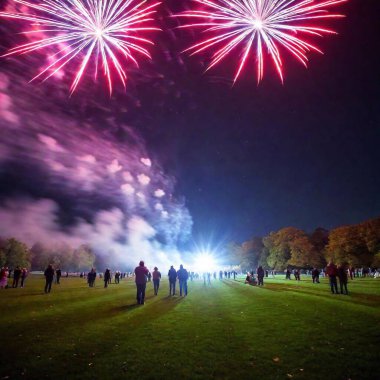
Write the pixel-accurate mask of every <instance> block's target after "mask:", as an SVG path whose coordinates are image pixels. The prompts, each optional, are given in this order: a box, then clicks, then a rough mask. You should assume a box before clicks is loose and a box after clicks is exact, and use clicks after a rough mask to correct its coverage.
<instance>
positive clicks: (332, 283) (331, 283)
mask: <svg viewBox="0 0 380 380" xmlns="http://www.w3.org/2000/svg"><path fill="white" fill-rule="evenodd" d="M329 279H330V288H331V293H333V294H334V280H333V277H332V276H330V277H329Z"/></svg>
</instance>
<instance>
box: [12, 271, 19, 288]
mask: <svg viewBox="0 0 380 380" xmlns="http://www.w3.org/2000/svg"><path fill="white" fill-rule="evenodd" d="M20 277H21V268H20V267H19V266H17V267H16V269H15V270H14V271H13V283H12V288H17V287H18V282H19V281H20Z"/></svg>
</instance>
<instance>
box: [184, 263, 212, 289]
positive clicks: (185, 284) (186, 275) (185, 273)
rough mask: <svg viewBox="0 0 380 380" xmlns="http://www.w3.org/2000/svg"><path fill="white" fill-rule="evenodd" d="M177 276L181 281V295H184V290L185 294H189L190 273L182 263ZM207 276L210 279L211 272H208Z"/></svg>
mask: <svg viewBox="0 0 380 380" xmlns="http://www.w3.org/2000/svg"><path fill="white" fill-rule="evenodd" d="M177 276H178V281H179V295H180V296H182V291H183V292H184V295H185V296H187V279H188V278H189V274H188V273H187V270H186V269H185V268H184V267H183V265H182V264H181V265H180V266H179V270H178V272H177ZM207 276H208V279H209V280H210V277H209V276H210V273H208V274H207ZM210 283H211V282H210Z"/></svg>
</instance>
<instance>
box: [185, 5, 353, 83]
mask: <svg viewBox="0 0 380 380" xmlns="http://www.w3.org/2000/svg"><path fill="white" fill-rule="evenodd" d="M193 1H195V2H197V3H199V4H201V5H202V8H201V9H199V10H189V11H185V12H183V13H181V14H179V15H178V16H179V17H185V18H188V19H194V20H195V22H189V23H188V24H186V25H183V26H182V27H183V28H192V27H201V28H203V29H204V32H206V33H207V34H211V35H210V37H206V38H205V39H204V40H202V41H200V42H198V43H196V44H195V45H193V46H191V47H189V48H188V49H186V50H185V51H189V52H191V53H192V54H196V53H199V52H202V51H204V50H207V49H210V50H211V49H214V53H213V54H212V58H211V62H210V64H209V65H208V67H207V70H209V69H210V68H211V67H213V66H215V65H217V64H218V63H219V62H220V61H222V60H223V59H224V58H225V57H226V56H227V55H229V54H230V53H231V52H232V51H233V50H234V49H235V48H238V49H240V56H241V58H240V62H239V64H238V68H237V71H236V73H235V77H234V82H235V81H236V80H237V78H238V77H239V75H240V73H241V71H242V70H243V68H244V66H245V64H246V62H247V59H248V57H249V55H250V54H255V55H256V60H257V79H258V83H259V82H260V81H261V80H262V78H263V75H264V52H265V50H267V52H268V54H269V56H270V57H271V59H272V61H273V63H274V65H275V67H276V69H277V72H278V74H279V76H280V78H281V81H282V82H283V79H284V76H283V62H282V56H281V52H280V49H281V48H283V49H282V50H287V51H289V52H290V53H291V54H292V55H293V56H295V57H296V58H297V59H298V60H299V61H300V62H301V63H302V64H304V65H305V66H306V65H307V61H308V58H307V53H309V52H310V51H316V52H319V53H322V51H321V50H320V49H319V48H318V47H316V46H315V45H312V44H311V43H310V42H308V41H307V40H305V38H304V37H307V36H323V35H324V34H336V32H334V31H333V30H330V29H326V28H324V27H320V26H315V25H314V26H313V25H312V23H314V22H315V21H319V20H323V19H330V18H339V17H344V16H343V15H340V14H334V13H330V12H329V11H328V9H329V8H330V7H332V6H336V5H338V4H341V3H344V2H346V1H347V0H328V1H319V2H317V1H314V0H303V1H299V0H193Z"/></svg>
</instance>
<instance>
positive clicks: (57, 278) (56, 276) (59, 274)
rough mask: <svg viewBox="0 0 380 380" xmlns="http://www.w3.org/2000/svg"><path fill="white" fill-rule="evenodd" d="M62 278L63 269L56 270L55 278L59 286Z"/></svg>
mask: <svg viewBox="0 0 380 380" xmlns="http://www.w3.org/2000/svg"><path fill="white" fill-rule="evenodd" d="M61 276H62V271H61V269H60V268H58V269H56V271H55V278H56V281H57V284H59V280H60V279H61Z"/></svg>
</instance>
